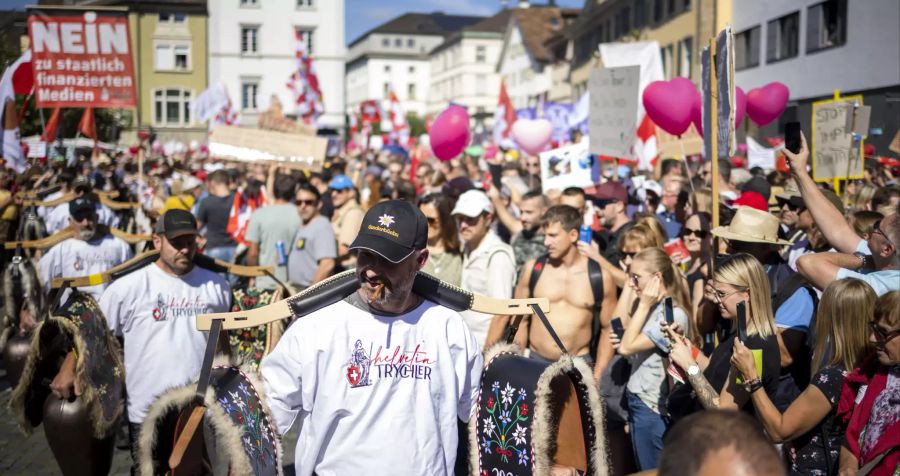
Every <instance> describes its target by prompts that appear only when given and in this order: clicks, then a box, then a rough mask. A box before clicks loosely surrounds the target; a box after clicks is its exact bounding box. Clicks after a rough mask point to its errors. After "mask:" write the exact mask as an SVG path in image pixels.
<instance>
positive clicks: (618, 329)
mask: <svg viewBox="0 0 900 476" xmlns="http://www.w3.org/2000/svg"><path fill="white" fill-rule="evenodd" d="M609 323H610V325H612V330H613V332H614V333H615V334H616V337H618V338H619V339H621V338H622V336H623V335H625V326H623V325H622V319H620V318H618V317H614V318H612V320H611V321H609Z"/></svg>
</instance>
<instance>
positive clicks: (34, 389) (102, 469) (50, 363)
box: [9, 251, 271, 475]
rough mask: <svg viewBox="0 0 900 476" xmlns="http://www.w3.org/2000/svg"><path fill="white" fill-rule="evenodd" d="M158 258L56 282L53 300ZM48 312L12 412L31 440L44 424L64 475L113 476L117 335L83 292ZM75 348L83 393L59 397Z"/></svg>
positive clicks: (242, 271)
mask: <svg viewBox="0 0 900 476" xmlns="http://www.w3.org/2000/svg"><path fill="white" fill-rule="evenodd" d="M158 256H159V252H158V251H150V252H146V253H142V254H140V255H138V256H135V257H133V258H132V259H130V260H128V261H126V262H124V263H122V264H120V265H118V266H116V267H113V268H111V269H109V270H107V271H105V272H102V273H96V274H92V275H89V276H80V277H63V278H56V279H54V280H53V282H52V284H51V288H53V289H54V290H53V293H54V294H53V296H54V297H53V298H51V299H50V300H49V302H51V303H53V302H58V296H60V295H61V293H62V291H63V290H65V289H67V288H74V287H79V286H92V285H97V284H102V283H107V282H110V281H113V280H115V279H118V278H120V277H122V276H124V275H126V274H129V273H131V272H134V271H136V270H138V269H140V268H142V267H144V266H147V265H150V264H151V263H153V262H154V261H156V259H157V258H158ZM194 262H195V264H197V265H198V266H201V267H204V268H208V269H211V270H213V271H216V272H230V273H232V274H236V275H240V276H262V275H264V274H265V273H266V272H271V267H247V266H236V265H230V264H229V263H224V262H221V261H219V260H214V259H213V258H210V257H208V256H205V255H200V254H198V255H196V256H195V258H194ZM46 314H47V316H46V318H42V319H40V320H39V324H38V326H37V327H36V328H35V330H34V335H33V338H32V339H31V340H30V346H29V348H28V353H27V356H26V357H25V364H24V369H23V371H22V376H21V378H20V379H19V381H18V383H17V384H16V385H15V387H14V389H13V393H12V396H11V398H10V404H9V407H10V410H11V412H12V413H13V414H14V415H15V416H16V418H17V420H18V422H19V425H20V427H21V429H22V430H23V431H24V432H26V434H27V433H30V432H31V431H32V430H33V428H35V427H37V426H38V425H40V424H41V423H43V425H44V433H45V434H46V437H47V441H48V443H49V445H50V448H51V450H52V451H53V454H54V456H55V457H56V460H57V462H58V464H59V466H60V469H61V470H62V473H63V474H65V475H80V474H85V475H88V474H106V473H107V472H108V471H109V468H110V467H111V464H112V456H113V453H114V440H115V433H114V431H113V430H114V429H115V426H116V423H117V422H118V421H119V417H120V416H121V414H122V412H123V410H124V400H123V395H124V394H123V390H124V385H125V382H124V377H125V368H124V364H123V362H122V360H121V357H120V355H121V351H120V349H119V344H118V341H117V340H116V339H115V337H114V336H113V335H112V333H110V332H109V330H108V326H107V323H106V319H105V317H104V316H103V314H102V312H101V310H100V308H99V306H98V305H97V303H96V301H94V299H93V298H92V297H91V296H90V295H88V294H85V293H82V292H79V291H78V290H74V292H72V293H71V294H70V296H69V297H68V298H67V299H66V301H65V302H64V303H62V304H61V305H59V306H54V307H52V308H51V309H50V310H49V312H47V313H46ZM42 317H43V316H42ZM72 350H74V351H75V356H76V366H75V368H76V379H77V380H78V382H79V384H80V387H81V390H82V395H81V396H80V397H77V398H74V399H71V400H69V401H66V400H60V399H58V398H57V397H56V396H54V395H53V394H52V393H51V391H50V382H51V381H52V380H53V378H54V377H55V376H56V374H57V373H58V372H59V368H60V366H61V364H62V362H63V360H64V359H65V357H66V355H67V354H68V353H69V352H70V351H72Z"/></svg>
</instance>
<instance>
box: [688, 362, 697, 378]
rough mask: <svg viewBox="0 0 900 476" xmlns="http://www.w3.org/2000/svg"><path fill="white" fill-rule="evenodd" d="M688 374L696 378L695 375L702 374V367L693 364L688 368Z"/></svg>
mask: <svg viewBox="0 0 900 476" xmlns="http://www.w3.org/2000/svg"><path fill="white" fill-rule="evenodd" d="M687 373H688V375H690V376H694V375H697V374H699V373H700V366H699V365H697V364H692V365H691V366H690V367H688V368H687Z"/></svg>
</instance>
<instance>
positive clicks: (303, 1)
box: [297, 0, 313, 8]
mask: <svg viewBox="0 0 900 476" xmlns="http://www.w3.org/2000/svg"><path fill="white" fill-rule="evenodd" d="M312 7H313V0H297V8H312Z"/></svg>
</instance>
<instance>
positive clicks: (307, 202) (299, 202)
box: [297, 200, 318, 206]
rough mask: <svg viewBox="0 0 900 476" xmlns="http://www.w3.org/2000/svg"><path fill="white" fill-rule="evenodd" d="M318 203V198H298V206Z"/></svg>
mask: <svg viewBox="0 0 900 476" xmlns="http://www.w3.org/2000/svg"><path fill="white" fill-rule="evenodd" d="M316 203H318V201H317V200H297V206H304V205H315V204H316Z"/></svg>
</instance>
